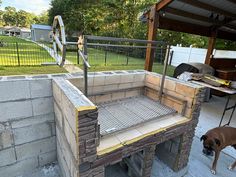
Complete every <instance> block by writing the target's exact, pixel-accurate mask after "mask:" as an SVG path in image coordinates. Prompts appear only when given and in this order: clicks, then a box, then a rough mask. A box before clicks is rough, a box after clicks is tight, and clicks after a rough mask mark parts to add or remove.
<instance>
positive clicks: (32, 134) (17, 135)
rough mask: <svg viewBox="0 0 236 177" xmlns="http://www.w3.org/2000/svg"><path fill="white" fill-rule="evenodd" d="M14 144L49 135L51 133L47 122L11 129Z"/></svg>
mask: <svg viewBox="0 0 236 177" xmlns="http://www.w3.org/2000/svg"><path fill="white" fill-rule="evenodd" d="M13 134H14V140H15V144H16V145H19V144H23V143H28V142H31V141H35V140H39V139H43V138H47V137H50V136H51V134H52V130H51V125H50V124H49V123H42V124H36V125H33V126H28V127H23V128H17V129H14V130H13Z"/></svg>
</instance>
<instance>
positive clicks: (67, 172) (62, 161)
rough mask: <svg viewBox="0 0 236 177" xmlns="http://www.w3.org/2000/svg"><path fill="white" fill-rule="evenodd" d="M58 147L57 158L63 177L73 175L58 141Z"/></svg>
mask: <svg viewBox="0 0 236 177" xmlns="http://www.w3.org/2000/svg"><path fill="white" fill-rule="evenodd" d="M57 147H58V148H57V160H58V164H59V166H60V169H61V172H62V177H71V174H70V170H69V167H68V166H67V164H66V161H65V159H64V158H63V154H62V150H61V148H60V145H59V143H57Z"/></svg>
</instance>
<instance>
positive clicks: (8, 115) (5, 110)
mask: <svg viewBox="0 0 236 177" xmlns="http://www.w3.org/2000/svg"><path fill="white" fill-rule="evenodd" d="M0 114H1V116H0V122H6V121H9V120H12V119H18V118H24V117H31V116H32V115H33V113H32V104H31V101H16V102H5V103H0Z"/></svg>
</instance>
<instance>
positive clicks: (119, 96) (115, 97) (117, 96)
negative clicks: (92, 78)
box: [111, 92, 125, 101]
mask: <svg viewBox="0 0 236 177" xmlns="http://www.w3.org/2000/svg"><path fill="white" fill-rule="evenodd" d="M111 97H112V101H114V100H119V99H122V98H125V92H116V93H112V95H111Z"/></svg>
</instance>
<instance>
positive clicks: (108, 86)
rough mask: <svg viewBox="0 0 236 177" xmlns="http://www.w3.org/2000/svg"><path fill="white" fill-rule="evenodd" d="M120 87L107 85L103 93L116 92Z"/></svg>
mask: <svg viewBox="0 0 236 177" xmlns="http://www.w3.org/2000/svg"><path fill="white" fill-rule="evenodd" d="M118 88H119V85H118V84H112V85H105V86H104V87H103V91H104V92H108V91H114V90H118Z"/></svg>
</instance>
